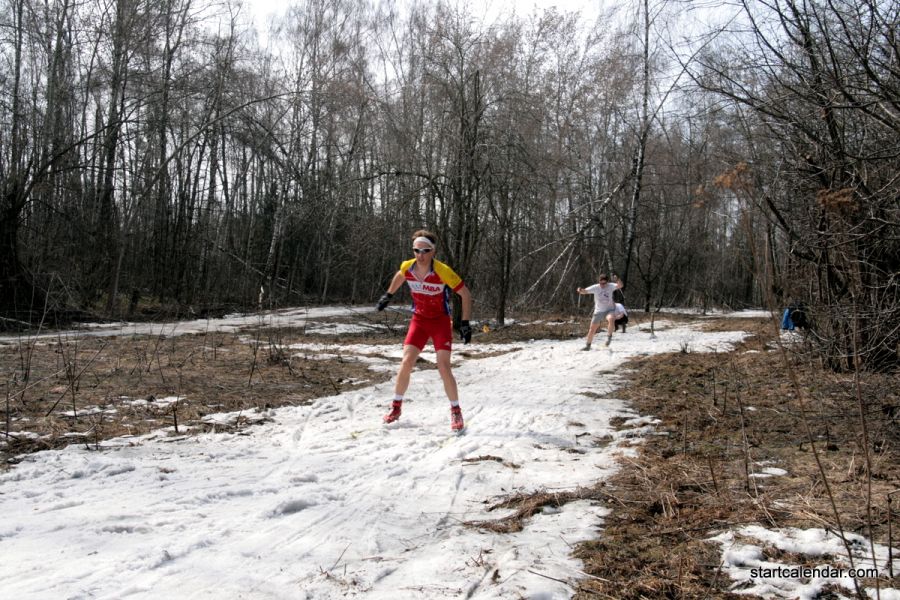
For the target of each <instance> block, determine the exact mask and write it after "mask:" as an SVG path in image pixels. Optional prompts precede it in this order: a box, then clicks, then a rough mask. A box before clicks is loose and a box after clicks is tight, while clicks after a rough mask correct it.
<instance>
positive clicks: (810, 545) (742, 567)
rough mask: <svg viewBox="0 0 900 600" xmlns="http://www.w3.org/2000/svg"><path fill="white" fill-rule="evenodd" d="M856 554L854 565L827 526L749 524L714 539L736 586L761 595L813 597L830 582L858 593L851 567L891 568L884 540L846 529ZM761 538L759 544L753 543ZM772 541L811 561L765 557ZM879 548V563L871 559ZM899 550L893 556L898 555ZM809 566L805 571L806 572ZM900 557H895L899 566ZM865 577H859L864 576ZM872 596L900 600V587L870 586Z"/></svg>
mask: <svg viewBox="0 0 900 600" xmlns="http://www.w3.org/2000/svg"><path fill="white" fill-rule="evenodd" d="M845 538H846V539H847V541H848V542H849V545H850V548H851V550H852V555H853V565H852V567H851V565H850V561H849V559H848V557H847V550H846V546H845V545H844V543H843V541H841V538H840V537H839V536H838V534H837V533H835V532H833V531H826V530H824V529H796V528H783V529H777V530H773V529H767V528H765V527H761V526H758V525H748V526H745V527H741V528H740V529H737V530H736V531H726V532H724V533H721V534H719V535H717V536H715V537H713V538H710V541H712V542H716V543H718V544H719V545H720V546H721V548H722V565H723V570H724V572H725V573H727V574H728V575H729V576H730V577H731V578H732V579H733V580H734V581H735V584H734V587H733V591H735V592H738V593H742V594H756V595H760V596H763V597H766V598H800V599H802V600H814V599H815V598H818V597H820V595H821V593H822V592H823V590H824V588H825V587H826V586H827V585H837V586H840V587H841V588H843V589H844V590H846V592H847V593H848V596H853V595H854V594H855V588H854V582H853V577H851V575H853V574H854V573H852V572H851V569H856V570H857V572H858V571H862V570H869V571H875V572H878V573H880V574H881V575H885V574H886V573H887V571H888V569H887V564H888V548H887V547H886V546H882V545H880V544H873V545H872V546H870V544H869V542H868V540H866V538H863V537H862V536H859V535H855V534H852V533H846V534H845ZM752 542H756V543H752ZM764 546H769V547H774V548H777V549H778V550H781V551H784V552H789V553H792V554H799V555H805V556H807V557H810V559H817V560H818V561H819V562H818V563H815V564H813V566H808V565H809V564H812V560H809V561H805V563H804V565H791V564H783V563H776V562H772V561H769V560H766V559H765V555H764V552H763V547H764ZM873 548H874V554H875V562H874V563H873V560H872V553H873ZM896 554H897V553H896V551H895V552H894V555H895V556H896ZM804 569H805V570H806V572H804ZM898 569H900V560H898V559H895V560H894V571H895V572H896V571H897V570H898ZM861 578H862V577H860V579H861ZM864 591H865V593H866V595H867V596H868V597H870V598H876V597H880V598H881V600H900V590H897V589H893V588H891V589H885V588H881V589H880V590H876V589H875V588H865V590H864Z"/></svg>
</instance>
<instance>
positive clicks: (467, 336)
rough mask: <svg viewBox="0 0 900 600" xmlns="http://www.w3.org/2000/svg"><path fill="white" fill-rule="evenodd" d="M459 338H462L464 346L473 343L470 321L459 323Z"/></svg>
mask: <svg viewBox="0 0 900 600" xmlns="http://www.w3.org/2000/svg"><path fill="white" fill-rule="evenodd" d="M459 337H461V338H462V341H463V344H468V343H469V342H471V341H472V326H471V325H469V322H468V321H460V322H459Z"/></svg>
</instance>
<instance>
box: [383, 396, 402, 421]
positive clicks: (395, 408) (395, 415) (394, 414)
mask: <svg viewBox="0 0 900 600" xmlns="http://www.w3.org/2000/svg"><path fill="white" fill-rule="evenodd" d="M402 405H403V400H394V401H393V402H391V412H389V413H388V414H386V415H384V422H385V423H393V422H394V421H396V420H397V419H399V418H400V407H401V406H402Z"/></svg>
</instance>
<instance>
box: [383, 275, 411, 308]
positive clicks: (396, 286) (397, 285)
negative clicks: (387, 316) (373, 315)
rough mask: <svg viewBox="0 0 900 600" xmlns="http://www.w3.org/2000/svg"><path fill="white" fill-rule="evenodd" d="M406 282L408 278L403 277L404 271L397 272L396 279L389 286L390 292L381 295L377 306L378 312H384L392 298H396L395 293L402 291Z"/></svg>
mask: <svg viewBox="0 0 900 600" xmlns="http://www.w3.org/2000/svg"><path fill="white" fill-rule="evenodd" d="M404 281H406V277H404V276H403V271H397V272H396V273H395V274H394V278H393V279H391V284H390V285H389V286H388V290H387V291H386V292H385V293H384V294H382V295H381V298H379V299H378V303H377V304H376V305H375V309H376V310H384V309H385V308H387V305H388V304H389V303H390V301H391V298H393V297H394V293H395V292H396V291H397V290H399V289H400V286H401V285H403V282H404Z"/></svg>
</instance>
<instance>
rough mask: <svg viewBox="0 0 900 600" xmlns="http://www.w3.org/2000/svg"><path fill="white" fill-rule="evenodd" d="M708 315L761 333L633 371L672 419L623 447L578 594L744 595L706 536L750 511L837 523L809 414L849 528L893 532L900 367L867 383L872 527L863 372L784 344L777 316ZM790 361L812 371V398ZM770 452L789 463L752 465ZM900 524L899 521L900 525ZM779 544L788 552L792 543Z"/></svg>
mask: <svg viewBox="0 0 900 600" xmlns="http://www.w3.org/2000/svg"><path fill="white" fill-rule="evenodd" d="M708 326H709V327H710V328H712V329H717V330H722V329H731V328H734V327H740V328H741V329H745V330H746V329H749V330H750V331H752V332H754V334H755V335H754V337H753V338H751V339H749V340H748V341H746V342H745V343H744V344H741V345H740V346H739V347H738V348H737V349H736V350H735V351H734V352H731V353H728V354H694V353H675V354H671V355H668V356H662V357H661V356H654V357H652V358H651V357H646V358H637V359H635V360H633V361H632V362H631V363H630V364H629V365H628V368H629V371H630V375H628V384H627V385H626V386H625V387H624V388H623V389H620V390H617V391H616V392H615V395H616V397H619V398H622V397H624V398H625V399H627V400H630V401H631V402H632V403H633V404H634V405H635V408H636V409H637V410H638V411H639V412H640V413H641V414H650V415H654V416H655V417H657V418H659V419H661V421H662V423H661V424H660V425H659V426H658V428H659V429H660V430H661V431H664V432H666V433H667V434H668V435H665V436H653V437H650V438H648V439H646V440H644V441H642V442H641V443H640V444H639V447H638V456H637V457H636V458H628V459H623V468H622V469H621V470H620V471H619V473H618V474H617V475H616V476H614V477H613V479H612V480H610V481H609V482H607V483H608V485H607V487H606V488H605V489H606V491H607V492H608V493H609V494H610V495H611V496H613V497H615V498H616V499H617V502H616V506H615V510H614V511H613V512H612V514H611V515H610V516H609V517H608V518H607V520H606V527H605V530H604V532H603V535H602V537H601V538H600V539H598V540H595V541H592V542H589V543H586V544H582V545H581V546H580V548H579V550H578V552H577V555H578V556H579V557H580V558H581V559H582V560H583V561H584V562H585V565H586V572H587V573H588V574H589V575H591V576H592V578H591V579H586V580H583V581H582V583H581V585H580V589H579V593H578V595H577V596H576V597H577V598H594V597H598V596H599V597H614V598H658V597H672V598H675V597H689V598H695V597H715V598H723V597H732V596H731V595H730V592H729V591H728V589H729V586H730V584H731V582H730V581H728V580H727V577H726V576H725V575H724V574H722V572H721V569H720V563H719V556H718V546H716V545H713V544H710V543H709V542H707V541H706V540H707V538H709V537H711V536H712V535H714V533H715V532H718V531H721V530H725V529H729V528H732V527H735V526H738V525H741V524H749V523H758V524H761V525H763V526H768V527H788V526H791V527H824V528H828V529H831V530H836V529H837V527H836V519H835V517H834V511H833V510H832V508H831V503H830V501H829V498H828V494H827V493H826V488H825V485H824V482H823V477H822V473H821V472H820V470H819V468H818V466H817V463H816V461H815V457H814V454H813V452H811V445H810V440H809V439H808V438H807V437H806V435H805V433H804V427H803V423H802V420H803V419H804V418H805V419H806V420H807V422H808V423H809V426H810V428H811V431H812V439H813V441H814V442H815V444H816V449H817V450H818V452H819V453H820V455H821V456H822V464H823V467H824V469H825V476H826V477H827V480H828V483H829V484H830V486H831V489H832V492H833V496H834V498H835V502H836V504H837V506H838V511H839V514H840V517H841V521H842V524H843V527H844V529H845V530H846V531H852V532H854V533H859V534H862V535H866V536H870V535H871V536H872V537H873V538H874V539H875V541H877V542H878V543H882V544H886V543H887V542H888V539H887V530H888V512H887V501H886V498H887V494H888V493H889V492H890V491H893V490H895V489H896V488H897V487H898V482H900V466H898V465H900V460H898V459H900V428H898V422H897V410H898V407H900V397H898V390H900V386H898V382H900V379H898V376H897V375H880V376H875V375H870V376H867V377H866V378H865V379H864V382H863V384H862V390H861V393H862V397H863V404H864V406H865V411H866V421H867V424H868V427H869V439H870V448H869V452H870V456H871V465H872V469H871V470H872V490H873V492H872V506H871V528H870V522H869V518H868V517H867V510H866V497H867V486H868V479H867V477H866V466H865V461H864V460H863V452H862V447H861V443H860V440H861V436H860V427H859V410H858V406H857V402H856V399H855V390H854V386H853V378H852V376H848V375H839V374H834V373H825V372H823V371H822V370H821V369H820V368H819V367H818V366H817V365H815V364H811V363H810V361H807V360H805V359H804V357H803V356H802V355H800V354H792V355H791V356H790V357H789V358H787V359H785V358H784V357H783V356H782V355H781V353H780V352H779V351H777V350H775V349H773V346H772V345H771V342H772V340H773V329H772V327H771V324H770V323H767V322H761V321H756V322H735V321H733V320H729V321H725V320H721V321H711V322H710V323H708ZM788 369H791V370H793V372H794V373H796V374H797V376H798V379H799V382H800V388H801V391H802V393H803V396H804V397H805V400H806V401H805V402H803V403H800V402H798V398H797V393H796V391H795V388H794V387H793V386H792V385H791V381H790V377H789V376H788ZM804 407H805V412H804V410H803V408H804ZM763 464H769V465H771V466H777V467H780V468H782V469H784V470H786V471H787V472H788V475H786V476H783V477H771V478H765V479H761V478H757V477H751V476H750V475H751V474H752V473H757V472H759V471H760V469H761V468H762V465H763ZM896 528H897V524H896V523H894V530H895V533H894V535H895V536H896ZM894 543H895V544H896V539H895V540H894ZM766 553H767V555H768V556H769V557H771V558H773V559H775V560H777V559H778V556H777V555H778V551H776V550H774V549H766ZM867 583H868V584H871V583H872V582H867ZM884 583H885V582H882V586H884ZM898 583H900V581H897V580H895V581H893V582H892V584H893V585H897V584H898ZM734 597H737V596H734Z"/></svg>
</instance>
